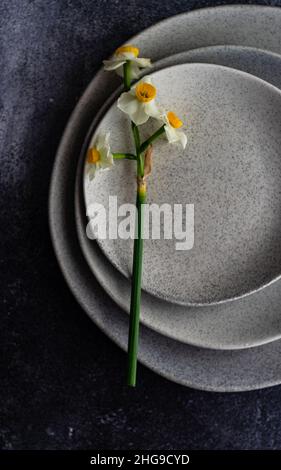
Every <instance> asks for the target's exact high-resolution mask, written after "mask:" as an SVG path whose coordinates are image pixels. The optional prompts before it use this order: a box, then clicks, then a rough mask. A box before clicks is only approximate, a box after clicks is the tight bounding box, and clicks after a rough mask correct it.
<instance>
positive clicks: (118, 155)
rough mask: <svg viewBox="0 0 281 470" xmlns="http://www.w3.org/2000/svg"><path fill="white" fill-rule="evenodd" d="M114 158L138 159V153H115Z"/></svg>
mask: <svg viewBox="0 0 281 470" xmlns="http://www.w3.org/2000/svg"><path fill="white" fill-rule="evenodd" d="M112 155H113V158H114V160H136V159H137V157H136V155H133V154H132V153H113V154H112Z"/></svg>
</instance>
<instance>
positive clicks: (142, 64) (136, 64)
mask: <svg viewBox="0 0 281 470" xmlns="http://www.w3.org/2000/svg"><path fill="white" fill-rule="evenodd" d="M127 60H129V61H130V65H131V67H130V74H131V78H138V77H139V75H140V69H143V68H146V67H151V61H150V59H142V58H140V57H139V50H138V48H137V47H135V46H130V45H129V44H128V45H126V46H121V47H119V48H118V49H117V50H116V51H115V53H114V55H113V57H112V58H111V59H110V60H104V61H103V63H104V70H108V71H111V70H115V71H116V73H117V74H118V75H120V76H121V77H123V65H124V64H125V62H127Z"/></svg>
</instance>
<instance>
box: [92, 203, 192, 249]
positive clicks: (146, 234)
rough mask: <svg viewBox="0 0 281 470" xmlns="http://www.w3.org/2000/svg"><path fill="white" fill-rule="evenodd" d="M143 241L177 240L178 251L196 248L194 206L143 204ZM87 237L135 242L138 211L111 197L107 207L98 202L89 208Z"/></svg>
mask: <svg viewBox="0 0 281 470" xmlns="http://www.w3.org/2000/svg"><path fill="white" fill-rule="evenodd" d="M142 211H143V220H144V223H143V233H142V238H143V239H144V240H148V239H152V240H160V239H161V238H163V239H165V240H172V239H174V240H175V249H176V250H191V249H192V248H193V245H194V204H173V205H171V204H168V203H165V204H162V205H158V204H143V205H142ZM87 216H88V217H89V219H90V220H89V222H88V224H87V227H86V234H87V237H88V238H90V239H91V240H93V239H101V240H106V239H111V240H116V239H117V238H120V239H122V240H128V239H135V238H136V236H137V235H136V234H137V208H136V206H135V205H134V204H120V205H118V198H117V196H109V201H108V207H107V208H105V207H104V205H102V204H99V203H93V204H90V205H89V206H88V208H87Z"/></svg>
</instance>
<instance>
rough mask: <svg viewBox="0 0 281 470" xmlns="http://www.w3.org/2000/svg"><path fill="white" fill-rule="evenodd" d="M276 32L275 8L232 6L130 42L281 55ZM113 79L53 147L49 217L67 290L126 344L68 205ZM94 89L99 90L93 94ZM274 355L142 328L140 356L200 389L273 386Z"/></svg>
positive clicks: (172, 22)
mask: <svg viewBox="0 0 281 470" xmlns="http://www.w3.org/2000/svg"><path fill="white" fill-rule="evenodd" d="M168 29H170V30H172V31H173V32H174V33H175V34H171V35H169V41H163V38H164V37H167V30H168ZM280 31H281V10H280V9H278V8H274V9H271V8H269V7H257V6H252V7H245V6H234V7H233V6H231V7H220V8H215V9H205V10H198V11H194V12H192V13H189V14H185V15H180V16H179V17H173V18H171V19H169V20H166V21H165V22H161V23H159V24H157V25H156V26H155V27H153V28H150V29H149V31H145V32H144V33H141V34H140V35H138V36H137V37H135V38H133V39H131V40H130V41H131V42H136V43H138V44H139V45H141V47H142V48H143V49H146V51H145V52H146V54H147V52H148V51H149V49H150V48H153V50H154V54H153V59H154V60H157V58H162V57H164V56H165V55H170V54H171V53H177V52H181V51H182V50H184V49H187V48H188V47H191V48H195V47H200V46H206V45H212V44H221V43H225V44H227V43H228V44H229V43H233V44H238V45H239V44H240V45H248V46H257V47H261V48H266V49H269V50H272V51H275V52H281V37H280ZM152 34H153V41H152V40H151V35H152ZM174 39H175V40H174ZM167 49H168V50H167ZM157 51H158V54H157ZM116 83H117V82H116ZM116 83H115V84H114V82H113V81H111V80H109V79H107V78H106V75H105V74H104V73H103V72H99V73H98V74H97V76H96V77H95V79H94V80H93V81H92V82H91V84H90V85H89V87H88V88H87V90H86V92H85V93H84V95H83V97H82V98H81V100H80V101H79V103H78V105H77V107H76V109H75V111H74V112H73V114H72V116H71V119H70V121H69V124H68V126H67V128H66V130H65V133H64V136H63V138H62V141H61V144H60V146H59V149H58V152H57V158H56V162H55V166H54V171H53V176H52V182H51V189H50V206H49V216H50V229H51V235H52V240H53V244H54V249H55V252H56V255H57V258H58V262H59V264H60V267H61V269H62V272H63V274H64V276H65V279H66V281H67V283H68V285H69V287H70V289H71V290H72V292H73V294H74V295H75V297H76V299H77V300H78V302H80V304H81V306H82V307H83V308H84V309H85V311H86V312H87V313H88V315H89V316H90V317H91V318H92V319H93V321H94V322H95V323H96V324H97V325H98V326H99V327H100V328H101V329H102V331H104V332H105V333H106V334H107V335H108V336H109V337H110V338H111V339H112V340H113V341H114V342H115V343H116V344H118V345H119V346H120V347H122V348H123V349H126V347H127V332H128V317H127V316H126V315H125V314H124V313H123V312H122V310H120V309H119V308H118V307H117V306H116V304H115V303H114V302H112V301H111V300H110V299H109V298H108V297H105V296H104V295H103V294H102V292H101V289H100V288H99V285H98V284H97V283H96V282H95V279H94V277H93V275H92V273H91V272H90V270H89V268H88V266H87V264H86V261H85V260H84V258H83V255H82V253H81V250H80V247H79V243H78V239H77V238H76V232H75V223H74V207H73V193H74V180H75V172H76V165H77V159H78V155H79V153H80V151H81V146H82V144H83V141H84V140H85V136H86V133H87V129H88V128H89V126H90V124H91V121H92V118H93V112H94V110H98V109H99V107H100V106H101V104H102V103H103V102H104V101H105V99H106V98H107V97H108V96H109V94H110V92H111V91H112V90H114V88H115V86H116ZM97 88H98V89H99V93H95V92H94V90H97ZM62 195H63V197H62ZM280 354H281V341H275V342H273V343H270V344H268V345H264V346H261V347H258V348H251V349H244V350H241V351H227V352H226V351H211V350H207V349H200V348H195V347H192V346H188V345H185V344H182V343H179V342H177V341H174V340H171V339H168V338H166V337H164V336H162V335H159V334H157V333H154V332H153V331H151V330H150V329H148V328H146V327H142V328H141V335H140V348H139V360H140V361H141V362H142V363H143V364H145V365H147V366H148V367H150V368H151V369H152V370H154V371H155V372H157V373H159V374H161V375H163V376H164V377H166V378H168V379H170V380H173V381H175V382H178V383H181V384H183V385H187V386H191V387H194V388H199V389H203V390H213V391H242V390H252V389H257V388H263V387H268V386H271V385H276V384H279V383H280V382H281V362H280V359H279V357H280Z"/></svg>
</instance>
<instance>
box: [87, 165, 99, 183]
mask: <svg viewBox="0 0 281 470" xmlns="http://www.w3.org/2000/svg"><path fill="white" fill-rule="evenodd" d="M96 170H97V168H96V165H88V167H87V173H88V177H89V180H90V181H92V180H93V179H94V177H95V174H96Z"/></svg>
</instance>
